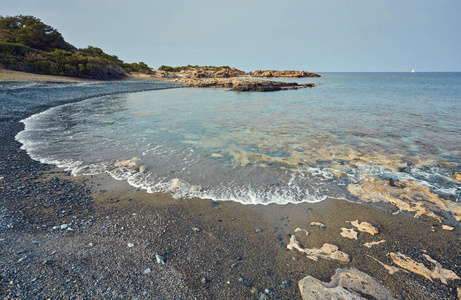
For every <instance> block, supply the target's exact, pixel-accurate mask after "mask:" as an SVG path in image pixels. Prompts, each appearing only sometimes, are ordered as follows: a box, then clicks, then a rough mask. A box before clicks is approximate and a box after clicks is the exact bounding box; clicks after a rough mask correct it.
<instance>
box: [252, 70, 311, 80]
mask: <svg viewBox="0 0 461 300" xmlns="http://www.w3.org/2000/svg"><path fill="white" fill-rule="evenodd" d="M250 76H252V77H262V78H303V77H320V75H318V74H315V73H309V72H307V71H294V70H285V71H277V70H264V71H262V70H256V71H254V72H251V73H250Z"/></svg>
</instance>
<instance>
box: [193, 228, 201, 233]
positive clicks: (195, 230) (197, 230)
mask: <svg viewBox="0 0 461 300" xmlns="http://www.w3.org/2000/svg"><path fill="white" fill-rule="evenodd" d="M192 230H193V231H194V232H200V229H199V228H197V227H194V228H192Z"/></svg>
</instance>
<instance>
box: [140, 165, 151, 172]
mask: <svg viewBox="0 0 461 300" xmlns="http://www.w3.org/2000/svg"><path fill="white" fill-rule="evenodd" d="M147 171H149V168H148V167H146V166H140V167H139V172H140V173H147Z"/></svg>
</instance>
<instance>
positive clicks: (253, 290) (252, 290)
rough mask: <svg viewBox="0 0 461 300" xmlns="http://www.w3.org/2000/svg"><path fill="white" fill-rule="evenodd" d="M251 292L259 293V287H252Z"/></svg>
mask: <svg viewBox="0 0 461 300" xmlns="http://www.w3.org/2000/svg"><path fill="white" fill-rule="evenodd" d="M250 293H252V294H253V295H257V294H258V289H257V288H255V287H252V288H251V290H250Z"/></svg>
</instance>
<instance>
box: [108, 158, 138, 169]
mask: <svg viewBox="0 0 461 300" xmlns="http://www.w3.org/2000/svg"><path fill="white" fill-rule="evenodd" d="M138 160H141V159H140V158H138V157H133V158H130V159H125V160H119V161H116V162H115V163H114V166H116V167H126V168H136V167H137V164H136V162H137V161H138Z"/></svg>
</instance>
